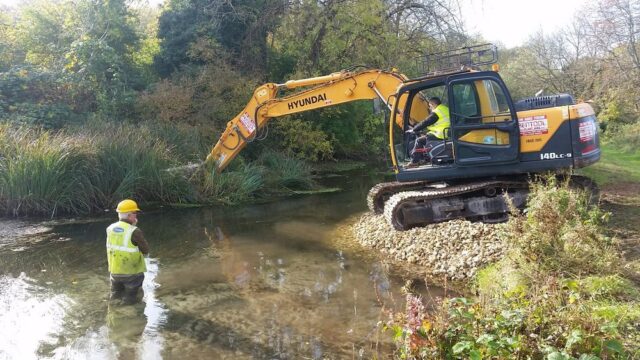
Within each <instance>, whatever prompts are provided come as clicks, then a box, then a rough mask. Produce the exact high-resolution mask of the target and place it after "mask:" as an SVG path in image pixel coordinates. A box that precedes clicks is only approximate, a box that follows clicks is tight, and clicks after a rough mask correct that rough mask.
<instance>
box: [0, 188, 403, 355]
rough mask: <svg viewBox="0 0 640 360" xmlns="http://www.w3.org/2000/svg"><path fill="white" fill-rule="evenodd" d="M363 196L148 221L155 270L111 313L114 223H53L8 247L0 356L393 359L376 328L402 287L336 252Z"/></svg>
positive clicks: (384, 272)
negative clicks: (35, 237)
mask: <svg viewBox="0 0 640 360" xmlns="http://www.w3.org/2000/svg"><path fill="white" fill-rule="evenodd" d="M341 181H357V178H356V177H354V178H348V179H347V178H344V179H341ZM341 186H343V187H346V186H347V185H345V184H341ZM352 189H354V190H352V191H349V192H343V193H339V194H327V195H323V196H309V197H303V198H297V199H288V200H286V201H279V202H276V203H271V204H264V205H256V206H248V207H238V208H222V209H221V208H204V209H191V210H180V211H156V212H149V213H145V214H143V216H141V219H140V226H141V228H142V229H143V230H144V231H145V237H146V238H147V239H148V240H149V242H150V245H151V253H152V255H153V258H152V259H148V264H147V270H148V272H147V274H146V278H145V282H144V285H143V289H144V294H145V295H144V296H145V297H144V302H143V303H140V304H138V305H135V306H115V304H110V303H109V302H108V301H107V299H108V292H109V281H108V272H107V266H106V265H107V264H106V255H105V249H104V240H105V239H104V236H105V235H104V229H105V228H106V226H108V225H109V224H110V223H111V219H110V218H106V217H105V218H104V219H98V220H96V221H95V222H91V223H84V224H73V225H52V228H53V230H52V231H51V236H50V237H49V238H42V239H41V241H39V242H37V243H35V244H31V245H28V246H26V248H25V249H23V250H22V251H20V252H14V251H11V250H10V249H7V248H5V249H3V248H0V274H5V275H0V276H2V277H0V279H2V281H0V289H1V290H2V292H1V293H0V317H1V318H0V320H2V325H3V326H2V327H1V328H0V331H1V332H2V333H0V335H2V336H1V337H0V358H3V357H8V358H20V359H22V358H29V356H31V357H32V358H35V357H39V358H53V359H87V358H91V359H116V358H124V359H129V358H130V359H160V358H168V359H172V358H180V359H182V358H212V359H225V358H227V359H243V358H246V359H249V358H253V359H263V358H264V359H298V358H310V359H322V358H373V357H377V358H381V357H386V356H387V355H389V354H390V352H391V350H392V346H391V342H390V339H389V336H387V335H384V334H383V335H381V334H380V329H379V327H378V323H379V321H380V320H381V319H383V318H384V316H385V314H384V313H383V311H382V310H383V309H384V308H389V307H393V306H395V303H396V301H398V303H401V301H400V299H401V296H400V294H399V293H398V290H399V288H400V286H401V285H402V283H403V281H402V280H401V279H400V278H399V277H398V276H395V275H390V273H392V272H390V269H389V268H388V267H386V266H385V265H383V264H381V263H379V262H378V261H374V260H373V259H375V258H374V257H371V256H363V254H361V253H360V251H361V250H355V248H350V247H347V246H345V247H343V246H341V245H339V244H340V242H336V241H335V240H336V239H335V237H336V236H339V235H336V234H335V232H334V231H333V230H334V229H335V228H336V226H337V225H338V224H339V223H340V222H341V221H343V220H344V219H346V218H348V217H349V216H350V215H352V214H354V212H357V211H362V210H364V201H363V199H364V196H365V195H366V191H367V190H368V186H364V185H362V186H361V185H354V186H352ZM61 238H63V239H68V240H67V241H64V242H60V241H58V239H61ZM20 272H24V273H25V275H21V277H12V276H11V275H9V273H14V274H17V273H20ZM26 304H29V305H30V306H31V307H28V306H27V305H26ZM32 308H34V309H36V310H35V311H33V310H32ZM42 317H46V321H44V322H39V323H38V328H37V329H36V330H32V329H31V328H30V326H29V325H28V323H29V322H34V323H35V322H36V321H41V320H40V319H41V318H42ZM23 318H24V319H27V320H25V321H22V320H19V319H23ZM30 319H31V320H30ZM5 324H11V325H12V326H13V327H15V328H16V329H17V330H11V331H10V330H6V329H7V326H4V325H5ZM27 333H29V334H30V335H31V336H24V334H27ZM16 334H20V335H22V336H16ZM23 338H24V339H23ZM24 354H27V356H26V357H25V356H24ZM28 354H33V355H28ZM14 355H20V356H14Z"/></svg>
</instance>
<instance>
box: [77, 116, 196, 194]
mask: <svg viewBox="0 0 640 360" xmlns="http://www.w3.org/2000/svg"><path fill="white" fill-rule="evenodd" d="M86 133H87V135H88V136H89V137H90V138H92V139H93V141H92V146H93V149H92V153H93V158H94V161H95V165H96V166H95V168H94V169H93V171H92V172H91V175H90V178H91V183H92V184H93V186H94V191H95V197H96V204H97V205H98V206H102V207H108V206H112V205H113V204H115V203H117V202H118V201H119V200H121V199H123V198H129V197H134V198H137V199H140V200H146V201H160V202H167V203H175V202H189V201H192V200H193V199H194V195H193V191H192V189H191V185H190V184H189V182H188V180H187V179H186V178H184V177H182V176H180V174H176V173H172V172H167V171H165V170H164V169H168V168H171V167H173V166H176V165H178V163H177V161H176V159H175V157H174V155H173V154H172V148H171V147H170V146H169V145H168V144H167V143H165V142H164V141H163V140H162V139H159V138H157V137H154V136H152V134H151V132H150V130H149V129H147V128H144V127H134V126H131V125H113V124H104V125H101V126H95V127H93V128H90V129H89V130H86Z"/></svg>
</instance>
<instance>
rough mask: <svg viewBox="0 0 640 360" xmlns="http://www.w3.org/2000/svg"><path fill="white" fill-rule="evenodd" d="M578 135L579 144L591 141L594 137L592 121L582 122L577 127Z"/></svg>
mask: <svg viewBox="0 0 640 360" xmlns="http://www.w3.org/2000/svg"><path fill="white" fill-rule="evenodd" d="M578 132H579V133H580V142H587V141H592V140H593V138H594V137H595V136H596V124H594V123H593V121H592V120H588V121H583V122H581V123H580V125H579V126H578Z"/></svg>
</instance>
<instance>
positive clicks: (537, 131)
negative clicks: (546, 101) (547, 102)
mask: <svg viewBox="0 0 640 360" xmlns="http://www.w3.org/2000/svg"><path fill="white" fill-rule="evenodd" d="M518 124H519V125H520V135H521V136H530V135H542V134H546V133H548V132H549V124H548V123H547V116H546V115H537V116H528V117H525V118H520V119H518Z"/></svg>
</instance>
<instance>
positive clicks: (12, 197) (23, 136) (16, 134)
mask: <svg viewBox="0 0 640 360" xmlns="http://www.w3.org/2000/svg"><path fill="white" fill-rule="evenodd" d="M0 143H1V144H2V145H0V149H1V151H2V152H1V157H0V200H1V201H0V209H1V210H2V212H3V213H4V214H5V215H13V216H19V215H24V214H39V215H51V216H55V215H56V214H57V213H74V214H78V213H86V212H89V211H90V209H91V196H92V187H91V183H90V181H89V177H88V176H87V174H88V173H89V171H90V169H91V159H90V158H89V157H88V156H87V155H86V154H83V153H81V152H78V151H76V150H77V149H78V148H82V147H83V142H82V140H79V141H77V140H76V139H72V138H69V137H66V136H64V135H51V134H49V133H43V134H40V135H38V134H36V133H35V132H34V131H31V130H27V129H25V128H20V129H10V128H8V127H6V126H3V127H2V130H0Z"/></svg>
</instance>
